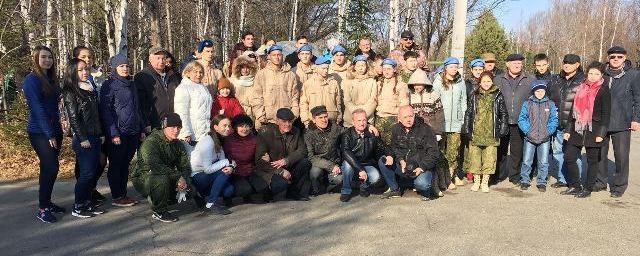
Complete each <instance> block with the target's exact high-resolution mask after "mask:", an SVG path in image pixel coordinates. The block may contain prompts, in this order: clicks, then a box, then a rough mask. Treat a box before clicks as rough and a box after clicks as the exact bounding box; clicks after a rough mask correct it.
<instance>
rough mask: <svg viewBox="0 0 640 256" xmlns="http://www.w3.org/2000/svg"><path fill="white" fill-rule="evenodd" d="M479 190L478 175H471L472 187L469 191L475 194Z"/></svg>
mask: <svg viewBox="0 0 640 256" xmlns="http://www.w3.org/2000/svg"><path fill="white" fill-rule="evenodd" d="M478 189H480V174H473V185H472V186H471V191H473V192H476V191H478Z"/></svg>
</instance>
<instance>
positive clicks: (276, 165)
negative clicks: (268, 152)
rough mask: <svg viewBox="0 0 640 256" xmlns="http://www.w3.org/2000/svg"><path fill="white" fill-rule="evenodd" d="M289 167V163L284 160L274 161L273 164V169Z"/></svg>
mask: <svg viewBox="0 0 640 256" xmlns="http://www.w3.org/2000/svg"><path fill="white" fill-rule="evenodd" d="M285 165H287V161H286V160H284V158H283V159H280V160H278V161H273V162H271V167H273V168H276V169H280V168H282V167H283V166H285Z"/></svg>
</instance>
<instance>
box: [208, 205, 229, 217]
mask: <svg viewBox="0 0 640 256" xmlns="http://www.w3.org/2000/svg"><path fill="white" fill-rule="evenodd" d="M209 210H210V211H211V213H213V214H215V215H228V214H231V213H232V212H231V211H229V209H227V207H224V206H222V205H218V204H212V205H211V207H209Z"/></svg>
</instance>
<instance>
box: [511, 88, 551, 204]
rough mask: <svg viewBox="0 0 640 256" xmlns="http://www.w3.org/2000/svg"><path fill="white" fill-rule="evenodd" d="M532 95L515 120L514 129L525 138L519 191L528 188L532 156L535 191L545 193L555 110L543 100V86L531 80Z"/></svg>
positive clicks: (546, 98)
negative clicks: (535, 168)
mask: <svg viewBox="0 0 640 256" xmlns="http://www.w3.org/2000/svg"><path fill="white" fill-rule="evenodd" d="M531 91H532V92H533V95H531V97H529V99H528V100H527V101H526V102H525V103H524V104H523V105H522V109H521V110H520V115H519V116H518V126H519V127H520V130H522V133H523V134H524V135H525V140H524V146H523V154H522V167H521V168H520V189H521V190H527V189H528V188H529V187H530V186H531V184H530V183H531V178H529V175H530V174H531V164H532V163H533V158H534V156H536V157H537V159H538V178H537V182H536V187H537V188H538V191H540V192H545V191H547V174H548V173H549V147H550V145H551V143H550V138H551V135H552V134H553V133H554V132H555V131H556V128H557V127H558V108H557V107H556V105H555V104H554V103H553V101H551V100H550V99H549V97H547V96H546V91H547V82H546V81H544V80H534V81H533V82H532V83H531Z"/></svg>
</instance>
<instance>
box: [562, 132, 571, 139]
mask: <svg viewBox="0 0 640 256" xmlns="http://www.w3.org/2000/svg"><path fill="white" fill-rule="evenodd" d="M563 137H564V140H569V137H571V134H570V133H566V132H565V133H564V136H563Z"/></svg>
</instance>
